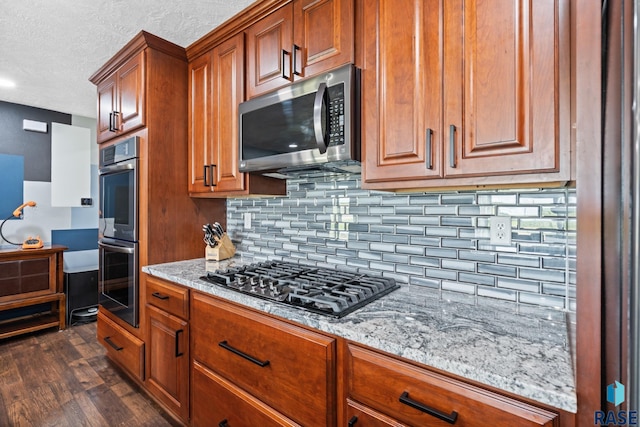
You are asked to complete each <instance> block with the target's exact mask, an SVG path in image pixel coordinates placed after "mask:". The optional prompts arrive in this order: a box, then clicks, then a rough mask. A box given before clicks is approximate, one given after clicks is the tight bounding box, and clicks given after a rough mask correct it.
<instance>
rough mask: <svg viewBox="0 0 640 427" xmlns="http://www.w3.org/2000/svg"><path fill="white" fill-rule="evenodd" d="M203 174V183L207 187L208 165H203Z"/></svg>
mask: <svg viewBox="0 0 640 427" xmlns="http://www.w3.org/2000/svg"><path fill="white" fill-rule="evenodd" d="M203 175H204V179H203V181H204V182H203V185H204V186H205V187H208V186H209V181H207V178H208V177H209V165H204V173H203Z"/></svg>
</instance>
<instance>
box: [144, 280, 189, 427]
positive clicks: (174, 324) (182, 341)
mask: <svg viewBox="0 0 640 427" xmlns="http://www.w3.org/2000/svg"><path fill="white" fill-rule="evenodd" d="M146 279H147V280H146V287H145V301H146V317H147V322H146V324H147V340H146V344H147V352H146V365H145V374H146V375H145V376H146V379H145V387H146V388H147V390H148V391H149V392H150V393H151V394H152V395H153V396H154V397H156V398H157V399H158V400H159V401H160V402H162V404H163V405H164V406H165V407H166V408H167V409H169V410H170V411H171V412H172V413H173V414H174V415H176V416H177V417H179V418H180V419H181V420H183V421H184V422H187V421H188V420H189V360H190V359H189V354H190V352H189V289H187V288H185V287H182V286H178V285H174V284H172V283H169V282H166V281H164V280H160V279H157V278H155V277H152V276H146Z"/></svg>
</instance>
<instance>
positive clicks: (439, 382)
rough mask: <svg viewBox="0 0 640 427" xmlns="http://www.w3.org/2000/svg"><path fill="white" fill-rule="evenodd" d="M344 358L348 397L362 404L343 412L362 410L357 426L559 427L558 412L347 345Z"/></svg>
mask: <svg viewBox="0 0 640 427" xmlns="http://www.w3.org/2000/svg"><path fill="white" fill-rule="evenodd" d="M347 359H348V362H347V365H348V366H347V369H348V395H349V396H348V397H349V398H350V399H352V400H353V401H355V402H359V403H360V404H362V405H360V406H361V407H360V408H359V409H358V405H356V404H350V405H349V408H348V409H347V414H348V415H350V417H349V418H350V419H351V418H352V417H353V416H354V415H355V416H356V417H359V415H358V413H357V412H356V411H358V410H359V411H361V412H364V413H365V415H362V418H365V419H371V420H370V421H368V422H366V423H365V422H363V423H362V425H372V426H379V425H403V424H406V425H411V426H434V427H435V426H447V425H451V424H452V423H454V424H455V425H456V426H462V427H469V426H474V427H475V426H478V427H480V426H487V425H492V426H496V427H500V426H504V427H511V426H519V427H529V426H530V427H533V426H545V427H552V426H553V427H558V426H559V423H560V419H559V415H558V414H555V413H552V412H549V411H546V410H543V409H541V408H537V407H535V406H532V405H528V404H526V403H523V402H520V401H517V400H514V399H511V398H508V397H505V396H501V395H498V394H495V393H492V392H490V391H487V390H484V389H481V388H479V387H475V386H473V385H470V384H467V383H464V382H462V381H458V380H455V379H452V378H449V377H446V376H443V375H440V374H437V373H434V372H431V371H427V370H425V369H421V368H418V367H416V366H414V365H411V364H408V363H405V362H402V361H400V360H397V359H394V358H391V357H388V356H385V355H382V354H380V353H377V352H374V351H371V350H368V349H365V348H362V347H358V346H356V345H352V344H349V345H348V356H347ZM367 407H368V408H372V409H373V411H367V410H366V408H367ZM363 408H364V410H363ZM366 412H369V414H366ZM377 413H380V414H385V415H386V417H382V416H378V415H376V414H377ZM389 418H390V419H392V420H397V422H398V423H399V424H393V423H390V421H389ZM385 423H387V424H385ZM354 426H356V427H358V426H360V424H359V423H356V424H354Z"/></svg>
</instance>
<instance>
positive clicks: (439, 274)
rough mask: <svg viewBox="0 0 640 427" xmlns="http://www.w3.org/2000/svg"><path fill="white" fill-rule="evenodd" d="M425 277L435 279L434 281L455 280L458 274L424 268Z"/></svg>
mask: <svg viewBox="0 0 640 427" xmlns="http://www.w3.org/2000/svg"><path fill="white" fill-rule="evenodd" d="M425 276H426V277H431V278H435V279H448V280H456V279H457V278H458V273H456V272H455V271H449V270H439V269H433V268H426V269H425Z"/></svg>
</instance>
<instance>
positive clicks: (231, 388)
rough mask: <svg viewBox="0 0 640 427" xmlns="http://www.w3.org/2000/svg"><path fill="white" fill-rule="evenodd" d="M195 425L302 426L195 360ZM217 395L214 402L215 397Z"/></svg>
mask: <svg viewBox="0 0 640 427" xmlns="http://www.w3.org/2000/svg"><path fill="white" fill-rule="evenodd" d="M192 381H193V387H192V389H193V395H192V396H193V413H192V417H191V425H192V426H193V427H198V426H202V427H206V426H212V425H213V426H215V425H218V426H226V425H228V426H229V427H231V426H233V427H255V426H260V427H271V426H273V427H280V426H299V425H300V424H297V423H296V422H294V421H292V420H290V419H288V418H287V417H285V416H284V415H282V414H280V413H278V412H277V411H275V410H274V409H273V408H271V407H269V406H267V405H265V404H264V403H263V402H261V401H260V400H258V399H256V398H255V397H253V396H251V395H250V394H248V393H247V392H245V391H244V390H242V389H240V388H238V387H237V386H235V385H234V384H233V383H231V382H229V381H227V380H225V379H224V378H222V377H221V376H219V375H217V374H215V373H214V372H213V371H211V370H210V369H208V368H207V367H206V366H203V365H202V364H200V363H198V362H194V364H193V378H192ZM213 396H215V404H212V397H213Z"/></svg>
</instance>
